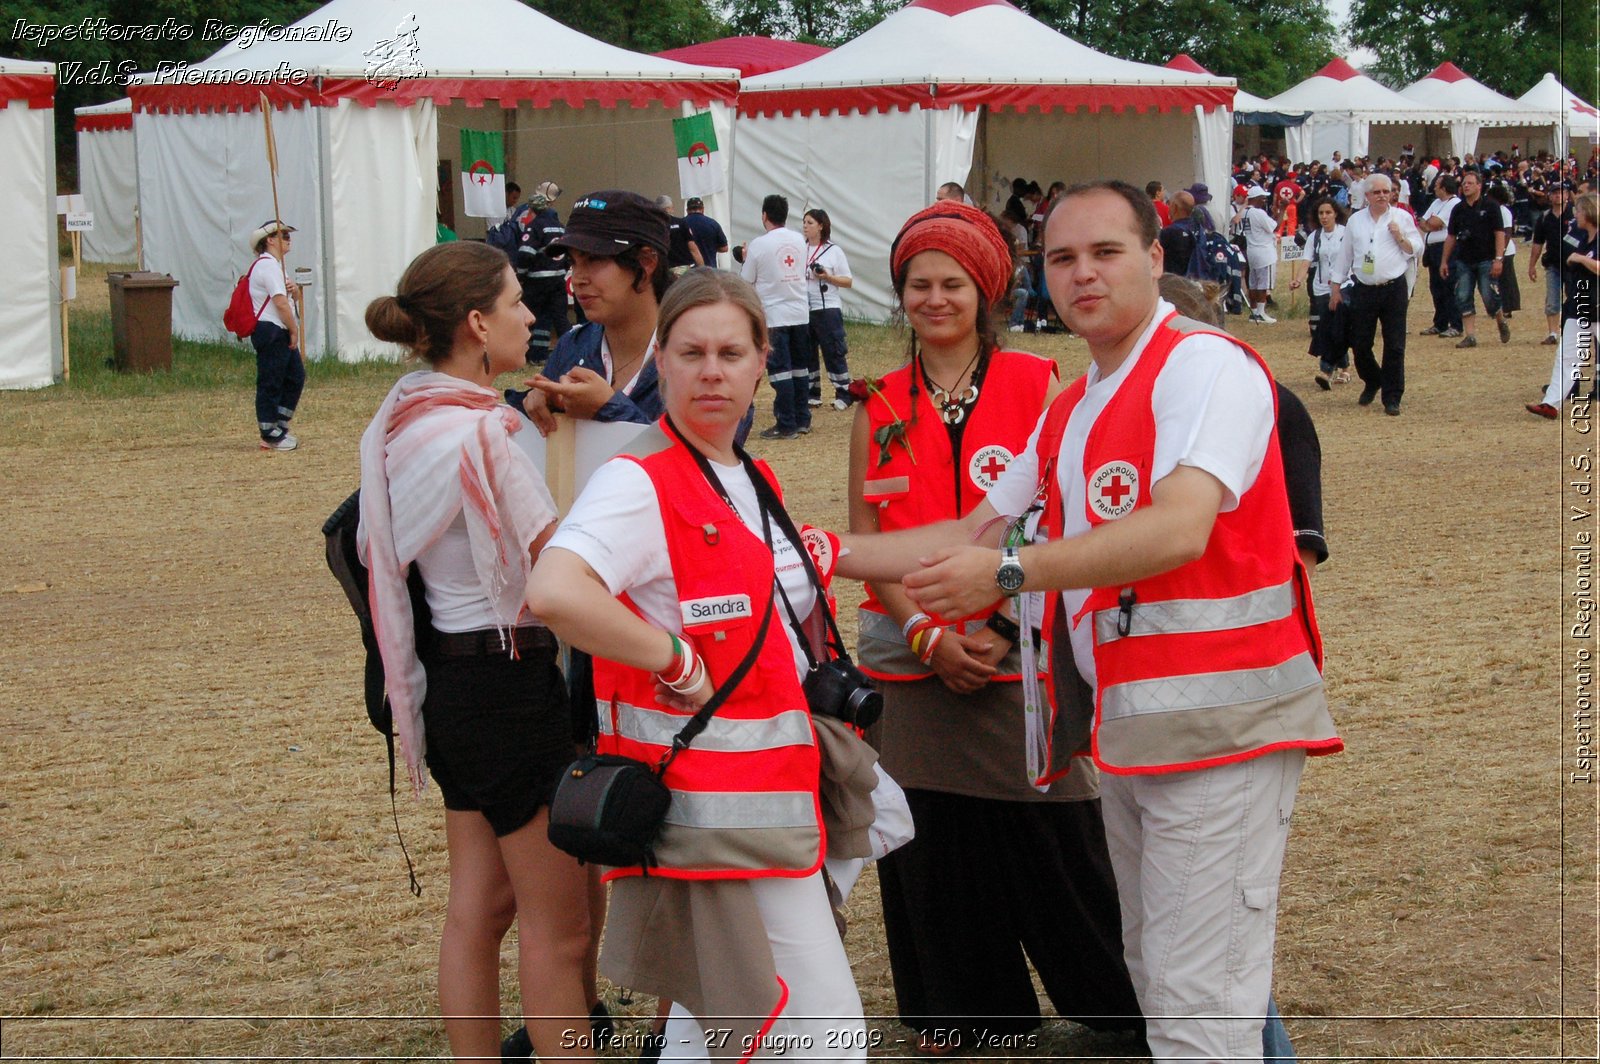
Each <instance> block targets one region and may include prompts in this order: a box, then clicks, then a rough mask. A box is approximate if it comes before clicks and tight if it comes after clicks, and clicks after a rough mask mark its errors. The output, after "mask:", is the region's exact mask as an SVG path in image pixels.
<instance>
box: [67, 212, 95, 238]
mask: <svg viewBox="0 0 1600 1064" xmlns="http://www.w3.org/2000/svg"><path fill="white" fill-rule="evenodd" d="M93 228H94V212H93V211H81V212H80V211H68V212H67V232H69V233H86V232H88V231H89V230H91V229H93Z"/></svg>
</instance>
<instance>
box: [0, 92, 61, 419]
mask: <svg viewBox="0 0 1600 1064" xmlns="http://www.w3.org/2000/svg"><path fill="white" fill-rule="evenodd" d="M45 69H48V68H45ZM0 159H4V160H5V166H4V168H3V169H0V196H3V197H4V199H5V202H6V216H7V217H8V218H10V219H11V220H12V222H11V224H10V225H8V226H7V227H6V242H5V248H6V250H5V254H4V255H0V292H3V293H4V298H0V388H43V387H45V386H46V385H49V384H54V383H55V382H56V381H57V380H58V379H59V378H60V376H61V314H60V311H59V309H58V306H57V303H58V300H59V288H60V271H59V267H58V262H57V256H56V225H57V222H56V153H55V111H54V110H53V109H52V108H48V107H46V108H31V107H29V106H28V101H27V100H25V99H22V100H12V101H10V103H9V104H5V103H0Z"/></svg>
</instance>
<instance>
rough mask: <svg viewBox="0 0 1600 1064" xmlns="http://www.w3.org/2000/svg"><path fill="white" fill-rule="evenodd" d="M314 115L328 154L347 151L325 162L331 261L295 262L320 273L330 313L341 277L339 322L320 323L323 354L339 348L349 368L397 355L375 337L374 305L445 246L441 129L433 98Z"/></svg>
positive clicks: (349, 105)
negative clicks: (439, 201) (439, 207)
mask: <svg viewBox="0 0 1600 1064" xmlns="http://www.w3.org/2000/svg"><path fill="white" fill-rule="evenodd" d="M313 110H314V111H315V112H316V118H317V119H318V120H319V121H320V122H322V123H323V125H324V128H323V130H322V133H321V137H322V143H323V145H324V147H325V148H326V147H329V146H334V145H336V146H337V150H326V151H325V152H324V156H323V160H324V161H323V164H322V165H323V166H326V168H327V170H326V172H327V191H328V213H327V220H328V230H329V236H328V239H327V240H326V242H325V245H324V247H323V248H322V249H320V250H321V254H320V260H321V261H319V262H315V263H312V262H299V261H294V262H291V265H314V266H316V267H317V272H318V283H317V284H316V285H315V286H314V288H315V289H320V290H321V293H320V294H319V297H318V301H319V305H321V306H327V305H328V301H327V298H326V297H327V288H328V279H329V276H330V273H331V278H332V282H333V285H332V287H333V301H332V308H333V311H332V313H333V317H332V318H331V319H329V318H326V317H324V318H314V319H312V321H311V323H310V324H311V329H312V331H313V332H314V333H316V334H317V335H318V337H319V340H318V344H317V347H316V349H318V350H326V349H328V348H329V347H331V348H332V349H333V350H335V351H336V352H337V354H338V357H339V359H340V360H341V361H344V362H358V361H360V360H362V359H365V358H372V357H374V356H391V355H394V354H396V353H397V352H396V350H395V348H394V347H393V346H392V345H390V344H384V343H380V342H379V341H377V340H374V339H373V338H372V336H371V334H370V333H368V332H367V326H366V313H367V304H368V303H370V302H372V300H374V299H376V298H377V297H378V296H380V295H386V294H388V295H392V294H393V293H394V290H395V285H396V284H397V283H398V282H399V280H400V274H401V273H402V272H403V271H404V270H405V267H406V266H407V265H408V264H409V263H410V262H411V260H412V259H414V258H416V257H417V256H418V255H420V254H421V253H422V252H424V251H426V250H427V249H428V248H430V247H432V246H433V244H434V241H435V239H436V231H435V219H434V212H433V210H432V204H433V203H434V200H435V195H436V192H437V187H436V186H437V183H438V175H437V172H436V169H435V167H436V160H437V158H438V132H437V130H438V123H437V122H436V121H435V113H434V106H433V101H432V100H419V101H417V102H416V103H414V104H412V105H411V106H409V107H400V106H398V105H395V104H390V103H380V104H378V105H377V106H375V107H364V106H362V105H361V104H358V103H355V102H353V101H351V100H340V101H339V102H338V103H337V104H336V105H335V106H333V107H318V108H314V109H313ZM281 143H282V142H281V139H280V144H281ZM281 150H282V149H281V148H280V151H281ZM287 209H288V208H287V207H285V210H286V211H287ZM291 221H292V219H291ZM294 224H298V223H294ZM295 235H296V237H298V236H299V234H298V233H297V234H295ZM295 250H297V251H298V250H300V249H299V248H296V249H295ZM308 250H309V249H308ZM296 258H298V257H297V256H296Z"/></svg>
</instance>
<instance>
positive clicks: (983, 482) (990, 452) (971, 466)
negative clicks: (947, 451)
mask: <svg viewBox="0 0 1600 1064" xmlns="http://www.w3.org/2000/svg"><path fill="white" fill-rule="evenodd" d="M1013 457H1014V456H1013V455H1012V453H1011V452H1010V451H1008V450H1006V449H1005V448H1004V447H1002V446H1000V445H999V444H997V443H992V444H990V445H989V446H987V447H979V448H978V449H977V450H976V451H975V452H973V455H972V458H971V460H970V461H968V462H967V476H968V477H970V478H971V479H972V482H973V483H974V484H976V485H977V486H978V490H979V491H989V490H990V489H991V488H993V487H994V485H995V482H996V481H998V480H999V479H1000V474H1001V473H1004V472H1005V471H1006V466H1008V465H1010V464H1011V459H1012V458H1013Z"/></svg>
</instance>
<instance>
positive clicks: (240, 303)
mask: <svg viewBox="0 0 1600 1064" xmlns="http://www.w3.org/2000/svg"><path fill="white" fill-rule="evenodd" d="M260 265H261V260H260V259H259V258H257V259H256V261H255V262H252V263H251V264H250V268H249V269H248V270H246V271H245V274H244V276H243V277H241V278H239V283H238V284H236V285H234V286H233V297H232V298H231V299H229V300H228V309H227V310H225V311H223V312H222V326H223V328H225V329H227V330H228V331H229V332H231V333H233V335H235V336H237V337H238V338H239V339H241V340H248V339H250V334H251V333H253V332H255V331H256V322H258V321H260V320H261V312H262V311H264V310H266V309H267V304H268V303H269V302H271V300H272V297H271V296H268V297H267V298H266V299H263V300H262V301H261V305H260V306H259V307H258V306H255V305H254V304H253V303H252V302H251V301H250V275H251V274H252V273H255V272H256V267H257V266H260Z"/></svg>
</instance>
